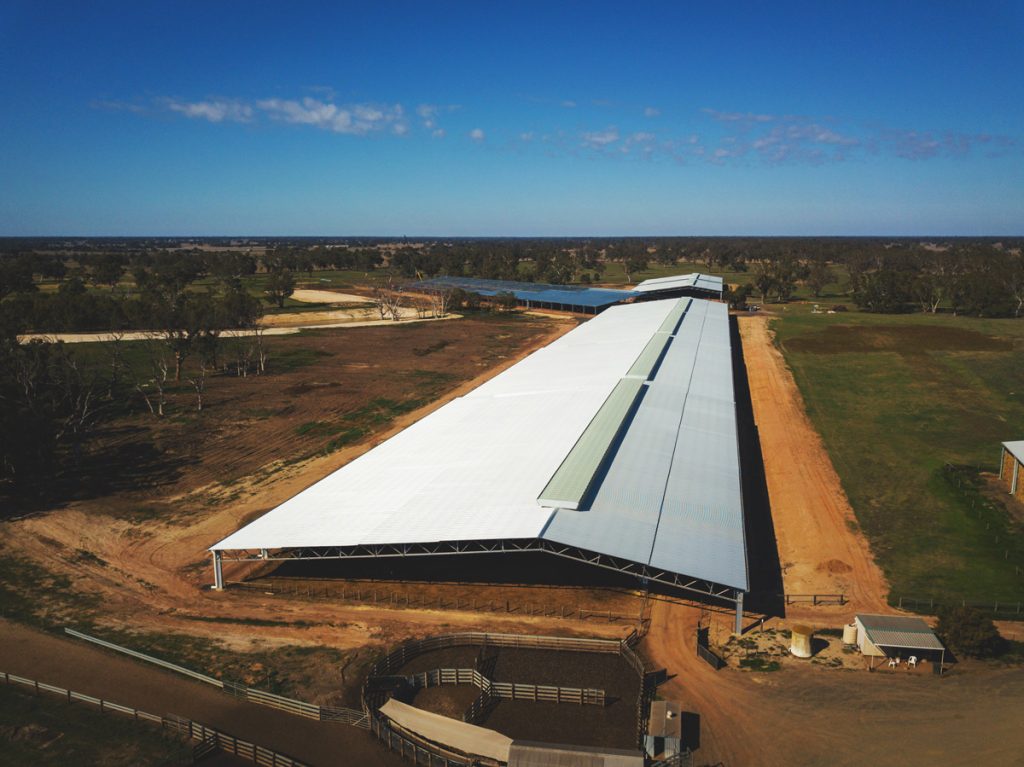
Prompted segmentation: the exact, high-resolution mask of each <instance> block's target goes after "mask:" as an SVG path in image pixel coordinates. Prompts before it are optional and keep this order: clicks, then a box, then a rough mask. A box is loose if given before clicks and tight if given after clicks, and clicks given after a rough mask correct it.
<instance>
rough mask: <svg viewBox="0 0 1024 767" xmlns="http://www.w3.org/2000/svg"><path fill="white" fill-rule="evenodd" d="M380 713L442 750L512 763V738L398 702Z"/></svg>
mask: <svg viewBox="0 0 1024 767" xmlns="http://www.w3.org/2000/svg"><path fill="white" fill-rule="evenodd" d="M380 712H381V713H382V714H384V716H386V717H387V718H388V719H390V720H391V721H392V722H394V723H395V724H397V725H399V726H401V727H404V728H405V729H407V730H410V731H412V732H415V733H416V734H417V735H420V736H421V737H424V738H426V739H427V740H431V741H433V742H434V743H439V744H441V745H442V746H448V747H449V748H454V749H455V750H457V751H461V752H462V753H464V754H473V755H474V756H486V757H487V758H489V759H494V760H496V761H499V762H507V761H508V759H509V749H510V748H511V746H512V738H509V737H508V736H506V735H502V734H501V733H500V732H497V731H496V730H489V729H487V728H486V727H479V726H477V725H475V724H469V723H468V722H462V721H459V720H458V719H452V718H451V717H447V716H443V715H441V714H435V713H433V712H432V711H424V710H423V709H421V708H416V707H415V706H410V705H409V704H408V703H402V701H400V700H396V699H395V698H390V699H389V700H388V701H387V702H386V703H385V704H384V705H383V706H381V707H380Z"/></svg>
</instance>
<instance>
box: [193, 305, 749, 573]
mask: <svg viewBox="0 0 1024 767" xmlns="http://www.w3.org/2000/svg"><path fill="white" fill-rule="evenodd" d="M659 335H660V336H662V338H661V339H660V340H658V341H657V343H655V344H654V347H655V348H657V351H658V354H657V355H654V354H653V352H651V348H652V340H653V339H655V337H656V336H659ZM645 350H646V351H645ZM737 439H738V437H737V432H736V416H735V407H734V403H733V383H732V359H731V351H730V346H729V326H728V310H727V308H726V307H725V306H724V305H723V304H719V303H714V302H709V301H702V300H699V299H688V298H686V299H678V300H677V299H673V300H660V301H648V302H641V303H636V304H629V305H623V306H616V307H612V308H611V309H609V310H608V311H606V312H604V313H603V314H600V315H598V316H596V317H595V318H594V319H592V320H590V321H588V322H586V323H584V324H582V325H580V326H579V327H578V328H575V329H574V330H572V331H571V332H569V333H567V334H566V335H564V336H562V337H561V338H559V339H558V340H556V341H554V342H552V343H551V344H549V345H548V346H546V347H544V348H543V349H540V350H539V351H537V352H535V353H533V354H531V355H530V356H528V357H526V358H525V359H524V360H522V361H521V362H519V363H518V364H516V365H514V366H512V367H511V368H509V369H508V370H506V371H504V372H503V373H501V374H499V375H497V376H495V377H494V378H492V379H491V380H489V381H487V382H486V383H484V384H482V385H481V386H479V387H478V388H476V389H475V390H473V391H472V392H470V393H469V394H467V395H465V396H463V397H460V398H458V399H455V400H453V401H452V402H450V403H448V404H446V405H445V406H443V407H441V408H439V409H438V410H436V411H434V412H433V413H431V414H430V415H428V416H426V417H425V418H423V419H421V420H420V421H418V422H417V423H415V424H413V425H412V426H410V427H409V428H407V429H405V430H404V431H402V432H400V433H399V434H397V435H395V436H394V437H392V438H391V439H389V440H387V441H386V442H384V443H382V444H380V445H378V446H377V447H375V448H373V449H372V450H370V451H368V452H367V453H365V454H363V455H362V456H360V457H358V458H356V459H355V460H353V461H352V462H351V463H349V464H347V465H346V466H344V467H342V468H341V469H339V470H338V471H336V472H335V473H333V474H331V475H329V476H328V477H325V478H324V479H323V480H321V481H320V482H318V483H316V484H314V485H312V486H311V487H309V488H308V489H306V490H304V491H303V492H301V493H299V494H298V495H296V496H295V497H293V498H292V499H290V500H288V501H286V502H285V503H284V504H282V505H281V506H278V507H277V508H276V509H274V510H272V511H271V512H269V513H267V514H266V515H264V516H263V517H260V518H259V519H257V520H255V521H254V522H252V523H250V524H249V525H247V526H245V527H243V528H242V529H241V530H239V531H237V532H236V533H234V534H233V535H230V536H228V537H227V538H225V539H224V540H223V541H220V542H219V543H217V544H215V545H214V546H213V547H212V549H213V550H215V551H222V552H223V551H230V550H254V549H264V550H277V551H287V550H298V549H302V550H305V549H313V548H323V547H367V546H382V545H395V546H397V545H403V546H404V545H407V544H417V545H419V544H434V543H437V542H465V541H520V542H521V541H536V542H538V543H543V542H547V544H552V545H558V546H563V545H564V546H571V547H576V548H578V549H580V550H585V551H590V552H595V553H597V554H600V555H603V556H608V557H615V558H618V559H619V560H623V561H627V562H632V563H637V564H638V565H640V566H642V567H651V568H658V569H660V570H664V571H668V572H671V573H675V574H678V575H681V576H685V577H688V578H697V579H702V580H705V581H708V582H712V583H715V584H720V585H722V586H725V587H729V588H734V589H738V590H743V591H746V590H747V589H748V577H747V566H746V548H745V541H744V527H743V504H742V493H741V490H740V466H739V459H738V449H737V445H738V442H737ZM574 451H575V454H574ZM560 470H564V472H565V474H564V475H560ZM546 489H548V490H549V491H550V492H546ZM549 496H550V497H549ZM555 496H557V497H555ZM562 496H565V497H562ZM570 496H571V497H570ZM574 506H575V508H573V507H574Z"/></svg>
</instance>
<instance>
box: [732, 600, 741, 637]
mask: <svg viewBox="0 0 1024 767" xmlns="http://www.w3.org/2000/svg"><path fill="white" fill-rule="evenodd" d="M733 633H734V634H736V636H740V635H742V634H743V592H742V591H737V592H736V630H735V631H734V632H733Z"/></svg>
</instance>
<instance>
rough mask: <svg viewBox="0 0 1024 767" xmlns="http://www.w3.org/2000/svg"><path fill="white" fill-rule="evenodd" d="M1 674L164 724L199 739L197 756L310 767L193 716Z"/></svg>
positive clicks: (267, 765) (281, 766)
mask: <svg viewBox="0 0 1024 767" xmlns="http://www.w3.org/2000/svg"><path fill="white" fill-rule="evenodd" d="M0 676H2V677H3V680H4V682H5V683H6V684H8V685H10V684H20V685H23V686H25V687H28V688H31V689H32V690H34V691H35V692H36V694H38V693H39V692H49V693H52V694H54V695H59V696H60V697H62V698H64V699H65V700H67V702H68V703H69V704H70V703H75V702H80V703H86V704H88V705H91V706H96V707H97V708H98V709H99V711H100V713H105V712H107V711H113V712H116V713H119V714H124V715H125V716H130V717H132V718H133V719H135V720H136V721H145V722H151V723H153V724H156V725H159V726H160V727H163V728H164V729H165V730H169V731H171V732H174V733H177V734H179V735H183V736H185V737H188V738H190V739H192V740H198V741H199V746H198V747H197V748H196V750H194V751H193V756H194V757H195V756H197V755H198V756H203V755H204V754H207V753H210V751H211V750H212V749H214V748H216V749H219V750H221V751H226V752H227V753H229V754H235V755H236V756H239V757H242V758H243V759H248V760H249V761H252V762H255V763H256V764H258V765H261V767H309V766H308V765H306V764H305V763H304V762H300V761H298V760H296V759H292V758H291V757H289V756H285V755H284V754H280V753H278V752H277V751H273V750H271V749H269V748H264V747H263V746H259V745H256V744H255V743H250V742H249V741H246V740H240V739H239V738H236V737H235V736H234V735H229V734H227V733H226V732H222V731H220V730H215V729H213V728H212V727H207V726H206V725H204V724H200V723H199V722H193V721H192V720H191V719H185V718H183V717H179V716H174V715H169V716H157V715H156V714H150V713H147V712H146V711H140V710H139V709H137V708H132V707H131V706H122V705H120V704H119V703H112V702H111V701H109V700H104V699H102V698H96V697H93V696H92V695H85V694H84V693H80V692H75V691H74V690H66V689H64V688H63V687H57V686H56V685H52V684H45V683H43V682H39V681H36V680H35V679H27V678H25V677H22V676H16V675H15V674H9V673H7V672H6V671H0Z"/></svg>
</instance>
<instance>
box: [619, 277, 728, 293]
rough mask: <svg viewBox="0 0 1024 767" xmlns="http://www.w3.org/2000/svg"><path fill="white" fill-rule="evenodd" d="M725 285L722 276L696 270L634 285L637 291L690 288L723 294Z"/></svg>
mask: <svg viewBox="0 0 1024 767" xmlns="http://www.w3.org/2000/svg"><path fill="white" fill-rule="evenodd" d="M724 285H725V283H724V281H723V280H722V278H721V277H716V276H714V275H711V274H700V273H699V272H695V273H693V274H676V275H673V276H671V277H654V278H652V279H650V280H644V281H643V282H641V283H638V284H637V285H636V286H634V287H633V290H634V292H637V293H657V292H660V291H669V290H682V289H684V288H690V289H692V290H706V291H708V292H709V293H717V294H719V295H721V294H722V290H723V289H724Z"/></svg>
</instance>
